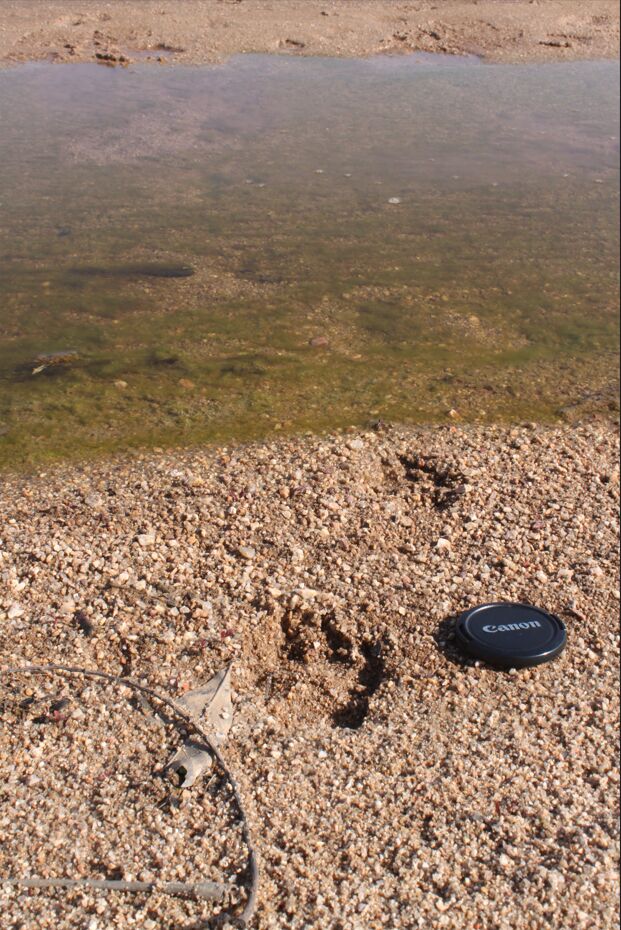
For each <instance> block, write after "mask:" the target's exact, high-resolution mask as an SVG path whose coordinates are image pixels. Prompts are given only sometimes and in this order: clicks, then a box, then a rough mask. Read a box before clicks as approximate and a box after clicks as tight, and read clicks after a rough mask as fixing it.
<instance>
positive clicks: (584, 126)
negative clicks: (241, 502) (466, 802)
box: [0, 55, 619, 467]
mask: <svg viewBox="0 0 621 930" xmlns="http://www.w3.org/2000/svg"><path fill="white" fill-rule="evenodd" d="M617 100H618V67H617V64H616V63H614V62H578V63H571V64H553V65H519V66H507V65H494V66H488V65H482V64H480V63H478V62H476V61H470V60H460V59H451V58H439V59H434V58H432V57H430V56H422V55H421V56H409V57H379V58H374V59H368V60H360V61H350V60H331V59H313V58H305V59H295V58H287V57H270V56H242V57H238V58H236V59H232V60H231V61H230V62H228V63H227V64H226V65H221V66H217V67H204V68H181V67H175V68H167V67H161V68H157V67H155V66H144V65H139V66H133V67H131V68H128V69H118V70H117V69H111V68H105V67H101V66H97V65H70V66H69V65H67V66H54V65H26V66H23V67H20V68H16V69H13V70H9V71H4V72H0V125H1V126H2V130H1V133H0V209H1V210H2V223H1V225H0V294H1V298H2V299H1V302H0V466H8V467H24V466H28V465H31V464H39V463H42V462H44V461H46V460H50V459H56V458H63V457H65V458H67V457H76V456H83V455H89V454H95V453H99V452H103V451H109V450H116V449H124V448H130V447H137V446H149V445H156V446H157V445H171V444H185V443H193V442H198V441H206V440H216V439H217V440H219V441H220V440H226V441H228V440H230V439H245V438H249V437H258V436H262V435H265V434H267V433H271V432H273V431H274V430H278V429H279V430H282V431H285V432H292V431H299V430H305V429H323V428H327V427H334V426H343V425H348V424H353V423H369V422H371V421H373V420H375V419H384V420H401V421H409V422H424V421H447V415H448V411H450V410H452V409H454V410H456V411H457V412H458V413H459V415H460V417H461V419H462V420H464V421H468V420H478V421H489V420H517V419H524V418H528V419H554V418H557V417H563V416H564V417H572V416H579V415H581V414H582V413H584V412H591V411H593V410H598V411H604V412H607V411H609V410H610V409H612V408H614V406H615V404H616V396H617V388H616V371H617V358H618V319H617V313H616V304H617V294H618V279H617V268H616V253H617V248H618V232H617V215H616V214H617V208H616V202H617V200H616V197H617V193H618V167H617V153H618V133H619V127H618V117H617ZM76 353H77V355H76ZM56 354H58V357H57V356H56ZM42 359H43V361H42ZM34 371H36V372H37V373H36V374H33V372H34ZM449 422H451V421H450V420H449Z"/></svg>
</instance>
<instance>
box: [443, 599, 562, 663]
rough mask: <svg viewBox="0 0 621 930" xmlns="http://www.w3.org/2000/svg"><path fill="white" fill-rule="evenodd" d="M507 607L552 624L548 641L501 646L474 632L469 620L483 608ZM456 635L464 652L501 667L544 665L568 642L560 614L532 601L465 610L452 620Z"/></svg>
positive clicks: (479, 605) (502, 602) (493, 604)
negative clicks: (531, 644) (518, 646)
mask: <svg viewBox="0 0 621 930" xmlns="http://www.w3.org/2000/svg"><path fill="white" fill-rule="evenodd" d="M507 607H510V608H512V609H515V608H517V609H520V610H527V611H531V612H534V613H536V614H539V615H540V616H541V617H543V618H544V619H545V621H546V624H548V625H552V626H553V627H555V630H554V631H553V635H552V639H551V642H550V643H549V644H548V645H545V646H543V647H542V646H541V645H540V646H533V647H531V648H528V646H526V647H522V648H517V647H516V646H515V644H514V645H513V647H507V648H504V649H503V648H502V641H500V642H498V644H496V643H494V642H490V638H489V636H487V637H486V638H481V637H477V635H476V634H473V632H472V621H473V620H474V619H476V618H477V617H479V616H480V615H481V613H482V612H483V611H488V610H493V609H496V610H502V609H503V608H507ZM514 622H515V621H514ZM455 635H456V638H457V640H458V641H459V643H460V645H461V646H462V648H463V649H464V651H465V652H467V653H468V654H469V655H470V656H472V657H473V658H475V659H480V660H482V661H483V662H486V663H487V664H488V665H491V666H493V667H494V668H500V669H507V668H530V667H533V666H536V665H543V664H544V663H545V662H551V661H552V659H555V658H556V657H557V656H558V655H560V654H561V653H562V652H563V650H564V649H565V646H566V645H567V627H566V626H565V624H564V623H563V621H562V620H561V619H560V617H557V616H556V614H553V613H551V612H550V611H549V610H543V608H541V607H535V606H534V605H533V604H525V603H521V602H518V601H492V602H489V603H486V604H478V605H477V606H476V607H470V608H468V610H464V611H463V613H461V614H460V616H459V617H458V618H457V621H456V623H455Z"/></svg>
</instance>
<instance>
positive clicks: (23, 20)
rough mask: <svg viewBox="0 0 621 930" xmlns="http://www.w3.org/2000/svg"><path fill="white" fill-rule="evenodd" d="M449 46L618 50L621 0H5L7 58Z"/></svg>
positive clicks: (0, 41)
mask: <svg viewBox="0 0 621 930" xmlns="http://www.w3.org/2000/svg"><path fill="white" fill-rule="evenodd" d="M415 50H419V51H427V52H449V53H451V54H464V53H470V54H475V55H481V56H483V57H484V58H486V59H489V60H490V61H555V60H562V61H566V60H570V59H573V58H602V57H615V56H617V55H618V53H619V4H618V3H617V2H616V0H586V2H581V0H113V2H112V0H110V2H103V0H2V3H0V63H1V62H4V63H5V64H6V63H9V62H18V61H25V60H28V59H33V58H35V59H47V60H52V61H94V60H98V59H97V56H99V60H100V61H102V62H104V63H105V62H106V61H107V62H108V63H112V62H113V61H115V60H116V61H119V60H120V59H121V58H123V59H124V60H125V61H126V62H127V61H130V60H136V59H139V60H145V59H146V56H148V55H151V60H153V61H157V60H158V59H162V60H167V61H179V62H187V63H200V62H209V61H219V60H221V59H222V58H225V57H227V56H229V55H232V54H235V53H237V52H278V53H287V54H293V55H339V56H355V55H370V54H376V53H381V52H410V51H415Z"/></svg>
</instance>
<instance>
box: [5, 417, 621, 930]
mask: <svg viewBox="0 0 621 930" xmlns="http://www.w3.org/2000/svg"><path fill="white" fill-rule="evenodd" d="M618 476H619V472H618V446H617V439H616V433H615V430H614V429H613V427H612V426H611V425H606V424H602V423H594V424H591V425H584V426H577V427H572V428H544V427H537V426H534V425H532V426H531V427H530V428H528V427H524V428H519V429H504V428H502V429H501V428H474V427H464V428H461V427H456V426H452V427H438V428H435V429H392V428H379V429H378V430H377V431H369V432H365V433H355V432H351V433H346V434H343V435H337V436H333V437H324V438H307V439H298V440H286V439H283V440H281V441H279V442H273V443H266V444H260V445H255V446H249V447H239V448H231V449H228V450H223V449H219V450H218V449H214V450H207V451H205V450H203V451H196V452H186V453H177V452H170V453H161V454H158V453H152V454H148V455H140V456H135V457H128V458H122V459H114V460H111V461H108V462H102V463H95V464H91V465H86V466H83V467H78V468H76V467H73V468H68V467H64V468H57V469H54V470H52V471H49V472H48V473H46V474H40V475H35V476H30V477H15V478H7V479H5V480H4V482H3V485H2V489H1V490H0V509H1V511H2V514H3V522H2V527H1V530H0V639H1V643H0V654H1V656H2V663H3V665H4V666H5V667H6V665H7V664H9V663H14V664H22V663H25V662H32V661H37V662H50V661H57V662H58V661H60V662H70V663H73V664H76V665H80V666H86V667H89V668H100V669H103V670H105V671H108V672H112V673H122V674H129V675H131V676H133V677H134V678H138V679H141V680H144V681H147V682H149V683H150V684H152V685H155V686H156V687H158V688H160V689H162V690H163V691H166V692H167V693H170V694H172V695H179V694H181V693H183V691H184V690H185V689H187V688H188V687H193V686H196V685H198V684H199V683H200V682H202V681H204V680H206V678H208V677H209V676H210V675H211V674H212V673H213V672H215V671H217V670H218V669H220V668H222V667H223V665H224V664H225V663H227V662H228V661H231V660H232V661H233V662H234V687H235V722H234V726H233V729H232V731H231V734H230V737H229V740H228V742H227V744H226V747H225V750H226V756H227V758H228V760H229V762H230V764H231V765H232V767H233V769H234V771H235V772H236V773H237V775H238V777H239V780H240V783H241V786H242V791H243V793H244V796H245V797H246V799H247V801H248V803H249V807H250V810H251V816H252V822H253V831H254V835H255V838H256V843H257V845H258V848H259V852H260V855H261V862H262V884H261V895H260V906H259V911H258V916H257V919H256V922H255V924H254V926H256V928H257V930H267V928H270V930H285V928H296V930H379V928H385V927H389V928H394V930H410V928H418V927H421V928H422V927H425V928H427V927H430V928H436V927H438V928H440V927H441V928H451V930H475V928H479V930H509V928H510V930H544V928H546V930H547V928H550V927H556V928H559V930H560V928H562V930H579V928H584V930H593V928H597V930H612V928H614V927H616V926H618V921H617V916H616V913H617V910H616V908H617V904H616V902H617V872H616V868H617V863H618V848H617V843H618V832H617V815H618V810H617V798H618V779H619V773H618V767H617V754H616V742H617V732H618V691H617V687H616V682H617V673H618V626H617V623H618V607H619V600H618V598H619V590H618V520H617V507H618V497H619V492H618ZM498 599H500V600H503V599H510V600H521V601H529V602H533V603H536V604H539V605H541V606H543V607H544V608H548V609H550V610H552V611H554V612H556V613H557V614H559V615H560V616H562V617H563V619H564V620H565V621H566V623H567V625H568V630H569V642H568V647H567V649H566V651H565V653H564V654H563V655H562V656H561V657H560V658H559V659H557V660H556V661H555V662H553V663H551V664H549V665H545V666H542V667H540V668H537V669H533V670H524V671H520V672H516V673H506V672H498V671H494V670H492V669H489V668H486V667H481V666H477V665H476V664H475V663H473V662H472V661H465V660H463V659H462V658H461V657H460V656H459V654H458V652H457V651H456V649H455V647H454V643H453V642H452V640H451V618H453V617H454V616H455V615H456V614H457V613H458V612H459V611H460V610H462V609H463V608H464V607H467V606H469V605H472V604H475V603H478V602H484V601H489V600H498ZM20 705H21V706H20ZM2 708H3V727H2V731H1V734H0V740H1V745H0V769H1V772H0V782H1V785H2V787H1V789H0V830H1V832H2V837H3V844H2V849H1V852H0V874H1V875H3V876H7V875H14V876H15V875H19V876H25V875H39V876H64V877H67V876H72V877H75V876H80V875H81V876H91V877H105V876H107V877H121V878H126V879H136V878H138V879H140V880H145V881H148V880H151V879H153V878H154V877H155V878H159V879H160V880H162V881H170V880H182V879H184V878H185V879H186V880H197V879H199V878H201V877H207V878H209V879H217V880H225V881H234V880H235V878H236V877H237V878H239V877H243V866H244V854H243V848H242V845H241V843H240V837H239V826H238V824H236V822H235V817H234V811H233V808H232V806H231V799H230V797H229V795H228V794H227V791H226V790H225V788H224V786H223V785H222V783H221V781H220V780H219V779H218V778H215V779H214V778H208V779H207V780H205V781H204V782H203V783H202V784H201V785H200V786H197V787H196V788H193V789H190V791H188V792H187V793H186V795H185V797H183V798H180V797H179V793H178V791H176V790H175V789H171V788H170V787H167V783H166V782H165V781H164V780H163V779H162V778H161V777H160V774H159V773H160V772H161V769H162V766H163V765H164V764H165V762H166V761H167V760H168V758H169V755H170V753H171V751H172V750H173V749H174V748H175V747H176V745H178V742H179V738H180V737H179V734H178V732H177V731H176V730H175V728H174V727H172V726H171V725H170V724H166V725H162V724H156V723H154V722H153V721H152V719H151V718H150V717H149V715H148V714H147V713H145V711H144V709H143V708H141V707H140V706H139V705H137V704H136V703H135V702H133V703H132V702H130V701H128V700H127V698H126V697H119V695H118V693H117V692H116V691H115V690H114V689H113V688H110V687H109V686H106V687H103V688H102V687H101V686H99V685H95V684H93V683H92V682H89V683H85V682H83V681H77V682H68V681H63V680H60V679H49V680H47V679H36V680H35V679H28V678H27V677H25V676H11V677H9V678H6V677H5V678H4V685H3V689H2ZM0 898H1V900H0V905H1V907H2V909H3V920H2V926H3V928H4V930H17V928H20V930H24V928H28V930H34V928H35V927H36V928H37V930H44V928H47V927H50V928H52V927H53V928H54V930H68V928H76V930H77V928H81V930H83V928H88V930H104V928H106V930H107V928H111V927H119V928H120V927H122V928H131V927H140V928H145V930H160V928H161V930H163V928H169V927H172V926H175V927H176V928H186V930H189V928H190V927H195V926H196V919H197V918H198V917H199V916H201V915H202V916H205V915H207V914H208V913H209V912H210V908H212V907H213V906H212V905H205V904H202V905H201V904H196V903H192V902H184V901H179V900H178V899H171V898H167V897H166V896H164V895H163V894H161V893H159V892H158V893H155V894H152V895H135V896H122V895H118V894H116V895H115V894H109V895H108V896H105V895H104V894H102V893H92V892H89V893H86V892H84V891H72V892H67V891H62V892H59V891H55V892H52V893H50V892H41V891H32V892H28V893H27V894H24V893H23V892H22V893H21V894H19V893H18V892H17V891H16V890H15V889H4V890H3V891H0Z"/></svg>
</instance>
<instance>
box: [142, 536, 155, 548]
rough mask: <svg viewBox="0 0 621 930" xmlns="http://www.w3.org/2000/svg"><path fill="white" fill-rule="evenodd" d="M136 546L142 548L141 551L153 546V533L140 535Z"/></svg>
mask: <svg viewBox="0 0 621 930" xmlns="http://www.w3.org/2000/svg"><path fill="white" fill-rule="evenodd" d="M138 545H140V546H142V548H143V549H148V548H149V546H154V545H155V533H141V534H140V536H139V537H138Z"/></svg>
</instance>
